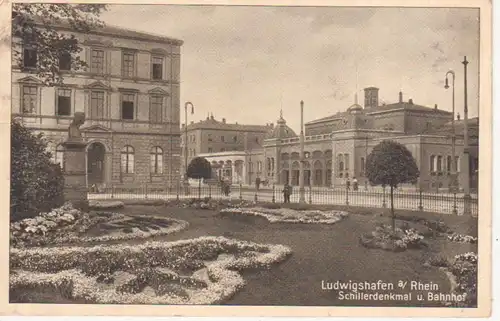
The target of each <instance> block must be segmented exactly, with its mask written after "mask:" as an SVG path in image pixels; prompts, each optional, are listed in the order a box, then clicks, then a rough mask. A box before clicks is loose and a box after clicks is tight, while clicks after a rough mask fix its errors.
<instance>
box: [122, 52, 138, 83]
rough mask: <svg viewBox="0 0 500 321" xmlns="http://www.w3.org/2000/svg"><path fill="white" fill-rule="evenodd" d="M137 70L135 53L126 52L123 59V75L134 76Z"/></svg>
mask: <svg viewBox="0 0 500 321" xmlns="http://www.w3.org/2000/svg"><path fill="white" fill-rule="evenodd" d="M134 70H135V54H133V53H131V52H124V53H123V59H122V75H123V77H133V76H134Z"/></svg>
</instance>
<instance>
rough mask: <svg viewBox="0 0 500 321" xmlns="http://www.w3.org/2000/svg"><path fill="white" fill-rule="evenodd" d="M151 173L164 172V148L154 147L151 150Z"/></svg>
mask: <svg viewBox="0 0 500 321" xmlns="http://www.w3.org/2000/svg"><path fill="white" fill-rule="evenodd" d="M150 156H151V173H152V174H162V173H163V150H162V149H161V148H160V147H153V149H152V150H151V155H150Z"/></svg>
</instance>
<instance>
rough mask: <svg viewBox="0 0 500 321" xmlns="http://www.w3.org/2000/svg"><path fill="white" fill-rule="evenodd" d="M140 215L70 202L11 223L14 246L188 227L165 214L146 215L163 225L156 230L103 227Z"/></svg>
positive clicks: (106, 238) (101, 239)
mask: <svg viewBox="0 0 500 321" xmlns="http://www.w3.org/2000/svg"><path fill="white" fill-rule="evenodd" d="M139 218H140V217H139V216H126V215H123V214H118V213H109V212H97V213H92V214H89V213H85V212H82V211H79V210H77V209H74V208H73V207H72V206H71V204H70V203H66V204H64V205H63V206H62V207H60V208H57V209H54V210H52V211H51V212H49V213H41V214H40V215H39V216H37V217H35V218H29V219H24V220H22V221H19V222H15V223H11V225H10V231H11V233H10V239H11V246H13V247H33V246H42V245H50V244H63V243H66V244H67V243H79V242H104V241H111V240H128V239H135V238H148V237H151V236H155V235H165V234H170V233H174V232H177V231H180V230H183V229H185V228H186V227H187V226H188V223H187V222H185V221H181V220H175V219H170V218H165V217H152V216H147V217H146V216H144V217H141V219H142V220H143V222H144V221H148V220H149V221H151V220H157V221H162V222H164V224H158V225H161V226H159V227H156V228H154V229H144V228H142V229H141V226H137V225H136V226H134V227H128V230H125V229H122V230H118V229H116V230H109V229H104V227H105V226H106V224H119V223H123V222H127V221H130V220H137V219H139ZM91 229H94V230H100V229H102V231H104V232H105V233H99V235H95V233H94V235H92V234H89V233H88V232H89V230H91Z"/></svg>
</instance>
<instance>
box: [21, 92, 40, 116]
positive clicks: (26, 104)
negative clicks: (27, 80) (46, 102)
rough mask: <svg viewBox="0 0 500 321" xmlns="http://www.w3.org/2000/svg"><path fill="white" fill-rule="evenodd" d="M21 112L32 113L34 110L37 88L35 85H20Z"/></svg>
mask: <svg viewBox="0 0 500 321" xmlns="http://www.w3.org/2000/svg"><path fill="white" fill-rule="evenodd" d="M21 90H22V97H23V100H22V102H21V103H22V112H23V113H24V114H32V113H35V112H36V102H37V96H38V88H37V87H36V86H22V87H21Z"/></svg>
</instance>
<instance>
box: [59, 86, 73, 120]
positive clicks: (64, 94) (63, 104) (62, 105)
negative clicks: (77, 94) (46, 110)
mask: <svg viewBox="0 0 500 321" xmlns="http://www.w3.org/2000/svg"><path fill="white" fill-rule="evenodd" d="M57 115H58V116H69V115H71V90H70V89H59V90H58V91H57Z"/></svg>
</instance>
